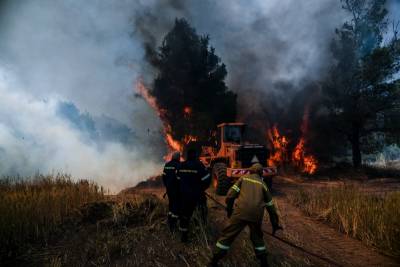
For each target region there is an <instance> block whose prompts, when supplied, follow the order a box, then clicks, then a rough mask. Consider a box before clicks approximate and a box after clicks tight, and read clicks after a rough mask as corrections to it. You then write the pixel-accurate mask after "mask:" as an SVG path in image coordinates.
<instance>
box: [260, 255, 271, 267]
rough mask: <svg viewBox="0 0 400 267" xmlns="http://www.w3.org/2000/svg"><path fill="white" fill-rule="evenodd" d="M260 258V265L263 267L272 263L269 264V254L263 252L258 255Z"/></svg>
mask: <svg viewBox="0 0 400 267" xmlns="http://www.w3.org/2000/svg"><path fill="white" fill-rule="evenodd" d="M257 258H258V260H259V261H260V266H261V267H269V266H270V265H269V264H268V257H267V254H261V255H258V256H257Z"/></svg>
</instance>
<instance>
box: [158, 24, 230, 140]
mask: <svg viewBox="0 0 400 267" xmlns="http://www.w3.org/2000/svg"><path fill="white" fill-rule="evenodd" d="M209 40H210V38H209V36H199V35H198V34H197V33H196V31H195V29H194V28H192V27H191V26H190V25H189V23H188V22H187V21H186V20H184V19H176V20H175V25H174V27H173V29H172V30H171V31H170V32H169V33H168V34H167V35H166V36H165V38H164V40H163V42H162V45H161V47H160V48H159V50H158V53H157V54H156V55H155V57H154V58H155V59H154V62H153V64H154V66H155V67H156V69H157V70H158V75H157V77H156V79H155V80H154V87H153V89H152V91H151V94H152V95H153V96H154V97H156V99H157V102H158V105H159V107H160V108H161V109H162V110H163V111H164V112H165V114H164V116H165V119H166V120H167V121H168V124H169V125H171V133H172V135H173V138H174V139H175V140H181V141H182V140H184V139H185V138H186V137H187V136H189V135H190V136H195V137H196V138H197V139H199V140H203V141H205V140H208V139H209V136H210V134H211V132H212V131H213V130H214V129H215V127H216V125H217V124H218V123H220V122H223V121H228V122H229V121H233V120H235V117H236V95H235V94H234V93H233V92H231V91H229V90H228V88H227V86H226V84H225V81H224V80H225V77H226V75H227V71H226V67H225V65H224V64H223V63H221V59H220V58H219V57H218V56H217V55H216V54H215V50H214V48H212V47H210V46H209Z"/></svg>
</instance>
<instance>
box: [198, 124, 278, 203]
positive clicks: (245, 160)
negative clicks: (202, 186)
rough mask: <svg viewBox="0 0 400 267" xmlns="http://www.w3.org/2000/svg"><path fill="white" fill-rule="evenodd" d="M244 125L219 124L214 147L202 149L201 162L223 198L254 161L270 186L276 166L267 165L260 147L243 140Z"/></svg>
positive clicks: (264, 147)
mask: <svg viewBox="0 0 400 267" xmlns="http://www.w3.org/2000/svg"><path fill="white" fill-rule="evenodd" d="M245 129H246V125H245V124H244V123H239V122H235V123H222V124H220V125H218V135H217V140H216V144H215V145H214V146H201V148H200V149H201V153H200V160H201V161H202V162H203V163H204V164H205V165H206V166H207V167H208V168H209V169H210V170H211V174H212V186H213V188H214V189H215V192H216V193H217V194H218V195H226V193H227V192H228V190H229V188H230V187H231V186H232V184H233V183H234V182H235V181H236V180H237V179H238V178H239V177H240V176H242V175H244V174H247V173H249V172H250V171H249V167H250V166H251V165H252V164H253V163H256V162H259V163H261V164H262V165H263V166H264V169H263V178H264V181H265V182H266V184H267V185H268V187H270V188H271V186H272V177H273V176H274V175H276V173H277V170H276V168H275V167H271V166H268V158H269V154H270V151H269V149H268V148H267V147H266V146H264V145H260V144H251V143H248V142H246V141H245V140H244V133H245Z"/></svg>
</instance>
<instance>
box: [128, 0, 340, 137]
mask: <svg viewBox="0 0 400 267" xmlns="http://www.w3.org/2000/svg"><path fill="white" fill-rule="evenodd" d="M145 10H146V12H142V13H141V14H137V16H136V19H135V32H134V35H135V36H139V38H141V39H142V41H143V46H144V47H145V50H146V62H147V65H146V66H145V67H144V69H143V73H144V75H145V79H146V81H147V82H148V83H150V82H151V81H152V80H153V79H154V76H155V75H156V73H157V72H156V71H155V70H154V68H152V67H151V66H154V63H155V56H154V55H155V51H157V48H158V47H159V46H160V45H161V42H162V39H161V38H162V37H163V36H165V34H166V32H168V30H169V29H171V28H172V26H173V22H174V19H175V18H181V17H183V18H186V19H187V20H188V21H189V22H190V23H191V24H192V26H194V28H196V29H197V30H198V31H199V32H200V33H203V34H209V35H210V37H211V45H212V46H215V48H216V51H217V52H218V53H219V55H220V56H221V58H222V61H223V62H224V63H226V65H227V70H228V76H227V79H228V80H227V81H228V86H229V89H231V90H233V91H234V92H236V93H237V94H238V101H237V102H238V114H237V120H239V121H244V122H246V123H248V124H250V129H255V130H256V131H251V132H252V133H251V135H252V138H253V139H257V140H258V141H265V133H266V130H267V129H268V128H270V127H272V126H273V125H274V124H278V125H279V126H280V127H281V128H283V129H300V125H301V119H302V117H303V111H304V109H305V106H306V103H307V102H308V100H307V95H305V96H304V97H301V98H299V97H298V96H299V95H303V93H301V92H302V91H303V90H305V89H304V88H306V87H309V86H310V84H313V81H314V80H317V79H319V78H320V76H322V75H323V73H324V72H325V71H326V69H327V66H328V65H329V62H330V56H329V43H330V40H331V38H332V37H333V35H334V29H335V27H339V26H340V25H341V24H342V22H343V21H344V20H345V15H344V13H343V12H342V9H341V6H340V1H339V0H322V1H321V0H313V1H307V2H305V1H295V0H286V1H277V0H276V1H252V2H248V1H235V2H232V1H228V0H222V1H212V0H207V1H158V2H157V3H156V4H154V5H153V6H147V7H146V9H145ZM308 91H310V90H309V89H307V90H306V91H305V92H308ZM300 99H301V101H300ZM293 107H296V110H295V112H294V113H293ZM299 134H300V133H299V132H298V131H297V133H295V135H299Z"/></svg>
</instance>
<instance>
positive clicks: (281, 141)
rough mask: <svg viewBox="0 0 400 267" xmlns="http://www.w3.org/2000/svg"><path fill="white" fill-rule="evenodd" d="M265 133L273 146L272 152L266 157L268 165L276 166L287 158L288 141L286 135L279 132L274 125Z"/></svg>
mask: <svg viewBox="0 0 400 267" xmlns="http://www.w3.org/2000/svg"><path fill="white" fill-rule="evenodd" d="M267 135H268V138H269V140H270V142H271V144H272V147H273V152H272V154H271V156H270V158H269V159H268V165H269V166H274V167H278V166H280V165H282V164H283V163H284V162H285V161H286V159H287V145H288V143H289V141H288V139H287V138H286V136H284V135H281V134H280V133H279V130H278V127H277V126H276V125H274V127H272V129H269V130H268V132H267Z"/></svg>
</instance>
